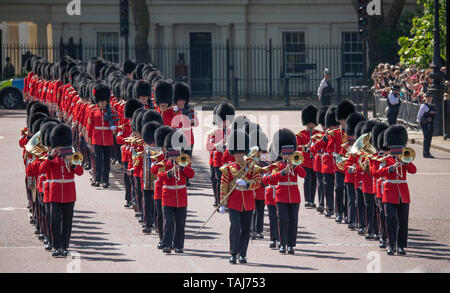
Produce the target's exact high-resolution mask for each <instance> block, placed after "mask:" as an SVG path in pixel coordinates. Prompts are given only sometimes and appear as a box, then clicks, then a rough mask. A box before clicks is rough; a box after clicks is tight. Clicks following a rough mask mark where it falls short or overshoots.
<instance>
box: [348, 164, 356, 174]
mask: <svg viewBox="0 0 450 293" xmlns="http://www.w3.org/2000/svg"><path fill="white" fill-rule="evenodd" d="M355 172H356V168H355V167H353V166H351V167H348V174H355Z"/></svg>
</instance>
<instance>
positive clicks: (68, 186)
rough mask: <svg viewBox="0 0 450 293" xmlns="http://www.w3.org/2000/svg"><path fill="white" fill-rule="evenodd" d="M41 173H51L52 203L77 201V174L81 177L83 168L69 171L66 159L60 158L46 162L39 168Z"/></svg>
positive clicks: (79, 166) (50, 198)
mask: <svg viewBox="0 0 450 293" xmlns="http://www.w3.org/2000/svg"><path fill="white" fill-rule="evenodd" d="M39 172H40V173H50V176H51V178H52V179H51V180H48V182H49V183H50V195H49V201H50V202H57V203H68V202H75V201H76V191H75V181H74V177H75V174H76V175H79V176H81V175H82V174H83V168H82V167H81V165H77V166H76V167H75V168H74V169H72V168H71V169H70V170H68V169H67V167H66V163H65V161H64V159H62V158H61V157H59V156H56V157H54V158H53V160H49V159H47V160H44V162H42V164H41V165H40V167H39Z"/></svg>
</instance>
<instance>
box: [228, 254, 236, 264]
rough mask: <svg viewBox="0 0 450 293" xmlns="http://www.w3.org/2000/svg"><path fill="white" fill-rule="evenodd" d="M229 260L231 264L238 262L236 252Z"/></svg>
mask: <svg viewBox="0 0 450 293" xmlns="http://www.w3.org/2000/svg"><path fill="white" fill-rule="evenodd" d="M228 262H229V263H231V264H236V262H237V258H236V254H232V255H231V256H230V258H229V259H228Z"/></svg>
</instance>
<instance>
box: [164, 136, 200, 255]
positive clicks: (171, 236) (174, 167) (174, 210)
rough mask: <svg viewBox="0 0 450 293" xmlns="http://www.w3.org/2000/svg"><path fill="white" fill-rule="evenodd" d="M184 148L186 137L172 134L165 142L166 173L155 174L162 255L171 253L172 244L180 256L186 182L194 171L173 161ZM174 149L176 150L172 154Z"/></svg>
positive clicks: (185, 204) (185, 213) (185, 203)
mask: <svg viewBox="0 0 450 293" xmlns="http://www.w3.org/2000/svg"><path fill="white" fill-rule="evenodd" d="M186 145H187V140H186V137H185V136H184V134H183V133H181V132H180V131H179V130H174V131H172V132H171V133H169V134H167V136H166V138H165V139H164V148H165V149H166V151H167V152H166V153H167V155H166V157H167V160H165V161H164V164H165V169H166V171H165V172H160V173H159V174H158V180H159V181H160V183H161V184H162V185H163V188H162V208H163V214H164V234H163V239H162V241H163V243H162V244H163V252H164V253H170V252H171V246H172V241H173V246H174V248H175V253H183V248H184V234H185V226H186V216H187V201H188V198H187V190H186V179H187V178H193V177H194V170H193V169H192V167H191V164H190V163H189V164H188V165H187V166H182V165H180V164H179V163H178V162H177V161H176V159H177V156H178V155H181V153H183V152H184V147H186ZM175 149H176V150H178V151H177V152H174V150H175ZM175 153H177V154H175ZM174 230H175V231H174Z"/></svg>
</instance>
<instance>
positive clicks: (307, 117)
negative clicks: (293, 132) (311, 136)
mask: <svg viewBox="0 0 450 293" xmlns="http://www.w3.org/2000/svg"><path fill="white" fill-rule="evenodd" d="M318 110H319V109H317V107H316V106H313V105H307V106H306V107H304V108H303V110H302V124H303V125H306V124H308V123H314V124H317V112H318Z"/></svg>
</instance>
